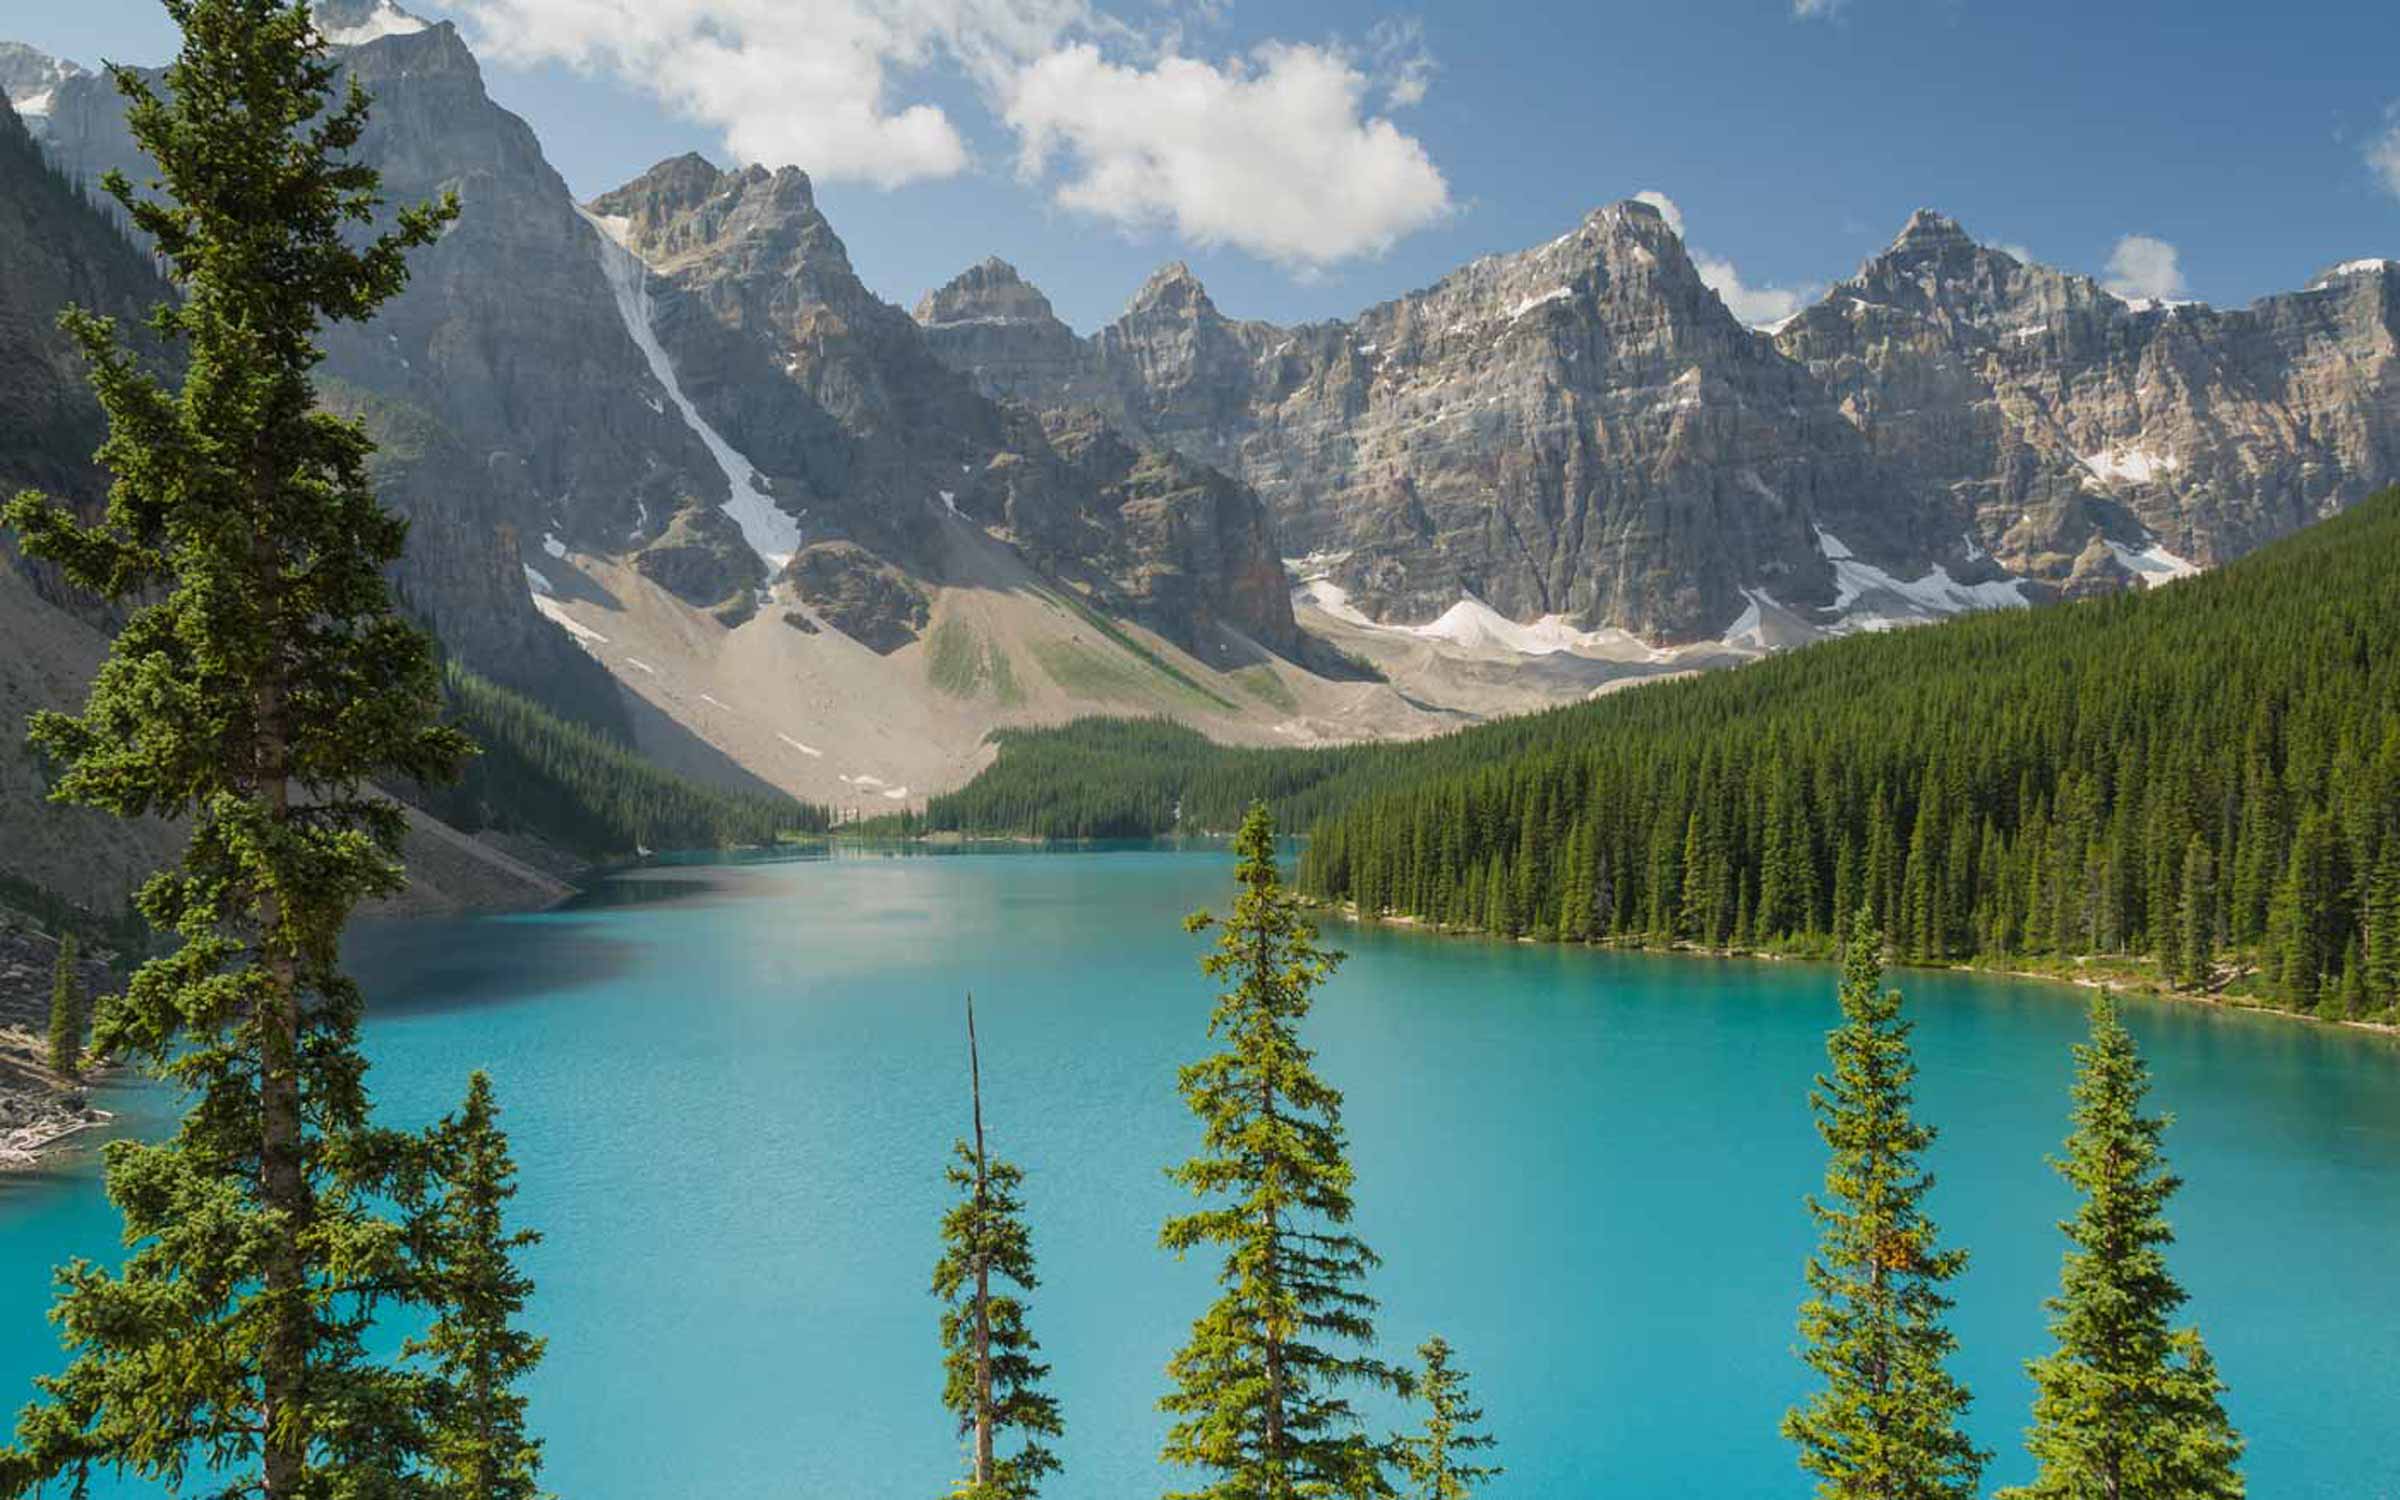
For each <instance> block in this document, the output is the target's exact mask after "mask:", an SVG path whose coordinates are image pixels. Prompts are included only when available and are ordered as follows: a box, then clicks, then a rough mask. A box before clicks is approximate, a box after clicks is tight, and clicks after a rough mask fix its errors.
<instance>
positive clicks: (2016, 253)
mask: <svg viewBox="0 0 2400 1500" xmlns="http://www.w3.org/2000/svg"><path fill="white" fill-rule="evenodd" d="M1992 248H1993V249H1994V250H1997V251H1999V252H2000V253H2001V254H2002V255H2005V256H2008V257H2010V258H2011V259H2013V260H2015V261H2016V262H2017V263H2018V264H2019V265H2025V266H2038V265H2040V264H2041V263H2042V258H2041V257H2040V256H2038V255H2036V254H2034V253H2033V252H2032V251H2031V250H2029V249H2027V248H2026V247H2025V246H2023V245H2012V244H1999V245H1994V246H1993V247H1992Z"/></svg>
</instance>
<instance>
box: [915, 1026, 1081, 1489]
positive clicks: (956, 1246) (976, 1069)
mask: <svg viewBox="0 0 2400 1500" xmlns="http://www.w3.org/2000/svg"><path fill="white" fill-rule="evenodd" d="M967 1079H968V1097H969V1100H970V1101H971V1113H972V1115H973V1117H974V1123H975V1139H974V1143H973V1144H972V1145H970V1144H968V1143H967V1142H966V1141H959V1142H957V1143H956V1144H955V1145H954V1146H953V1148H952V1151H953V1155H954V1156H955V1158H956V1160H955V1162H954V1163H953V1165H952V1166H951V1167H950V1169H949V1178H950V1183H951V1185H952V1186H953V1187H956V1188H957V1189H958V1190H959V1192H960V1193H961V1195H962V1196H961V1199H960V1201H959V1202H958V1203H957V1204H956V1205H954V1206H953V1207H952V1208H951V1210H950V1211H949V1212H948V1213H946V1214H944V1215H943V1216H942V1257H941V1259H940V1260H939V1261H937V1262H935V1264H934V1268H933V1294H934V1295H935V1296H937V1297H939V1298H941V1299H942V1301H943V1303H944V1304H945V1305H944V1307H943V1308H942V1370H943V1376H944V1378H943V1382H942V1404H943V1405H944V1406H946V1407H948V1408H949V1409H950V1411H951V1412H952V1413H953V1414H955V1415H956V1416H957V1418H958V1430H959V1435H960V1436H961V1437H964V1438H967V1439H969V1440H970V1446H969V1449H968V1453H969V1460H968V1467H967V1477H966V1478H965V1479H963V1480H961V1481H960V1482H959V1483H958V1484H957V1485H955V1486H954V1487H953V1488H952V1490H951V1493H952V1494H953V1495H954V1496H957V1497H959V1500H1024V1497H1027V1496H1031V1495H1033V1494H1036V1493H1038V1492H1039V1491H1040V1488H1041V1482H1042V1480H1043V1478H1044V1477H1046V1476H1048V1475H1051V1474H1055V1473H1057V1472H1058V1467H1059V1465H1058V1459H1057V1457H1056V1456H1055V1455H1054V1454H1052V1453H1051V1451H1050V1450H1049V1449H1048V1448H1047V1447H1045V1446H1043V1444H1042V1443H1041V1442H1040V1439H1041V1438H1044V1437H1057V1436H1058V1435H1059V1433H1060V1432H1061V1431H1062V1428H1061V1425H1060V1422H1059V1416H1058V1402H1057V1400H1056V1399H1055V1398H1053V1397H1051V1396H1049V1395H1047V1394H1045V1393H1044V1392H1043V1391H1042V1389H1041V1382H1042V1380H1043V1379H1044V1378H1045V1377H1046V1376H1048V1375H1049V1373H1050V1367H1049V1366H1048V1365H1045V1364H1041V1363H1038V1362H1036V1360H1035V1359H1034V1356H1035V1355H1036V1354H1038V1353H1039V1352H1040V1351H1041V1345H1039V1344H1037V1343H1035V1342H1034V1338H1033V1334H1032V1333H1031V1332H1030V1331H1029V1330H1028V1329H1027V1328H1026V1326H1025V1304H1024V1302H1023V1301H1022V1300H1020V1299H1019V1298H1017V1297H1015V1296H1012V1295H1011V1294H1009V1293H1007V1292H995V1291H993V1290H992V1283H993V1281H994V1280H1001V1281H1007V1282H1011V1283H1013V1284H1014V1285H1015V1286H1016V1288H1017V1289H1018V1290H1019V1291H1021V1292H1030V1291H1032V1290H1033V1289H1034V1287H1035V1285H1036V1284H1037V1283H1036V1281H1035V1279H1034V1270H1033V1236H1032V1234H1031V1232H1030V1231H1028V1230H1027V1229H1026V1227H1025V1220H1024V1212H1025V1205H1024V1202H1023V1200H1021V1199H1020V1198H1019V1197H1018V1196H1017V1190H1018V1188H1019V1187H1020V1186H1021V1185H1022V1184H1023V1183H1024V1180H1025V1174H1024V1173H1023V1172H1022V1171H1021V1170H1019V1169H1018V1168H1016V1167H1014V1166H1011V1165H1010V1164H1009V1163H1007V1162H1005V1161H1001V1160H999V1159H998V1158H996V1157H994V1156H992V1155H991V1154H990V1153H989V1152H988V1151H986V1149H985V1147H984V1138H983V1063H982V1059H981V1058H980V1057H979V1056H978V1054H977V1050H976V1045H975V1001H974V998H973V997H972V996H970V997H968V1000H967ZM1012 1428H1013V1429H1015V1430H1017V1431H1019V1432H1022V1433H1024V1434H1026V1438H1025V1440H1024V1442H1023V1443H1021V1444H1020V1445H1019V1446H1018V1448H1017V1451H1016V1452H1015V1453H1013V1454H1010V1455H1008V1456H1006V1457H1002V1456H1000V1454H999V1451H998V1450H999V1442H1000V1438H1001V1435H1002V1434H1003V1433H1005V1432H1007V1431H1009V1430H1010V1429H1012Z"/></svg>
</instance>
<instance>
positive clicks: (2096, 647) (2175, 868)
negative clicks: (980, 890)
mask: <svg viewBox="0 0 2400 1500" xmlns="http://www.w3.org/2000/svg"><path fill="white" fill-rule="evenodd" d="M1250 797H1263V798H1265V799H1267V800H1268V801H1270V802H1271V803H1272V804H1274V805H1275V807H1276V809H1277V811H1278V813H1279V815H1280V816H1281V817H1282V819H1283V820H1284V822H1285V825H1286V826H1301V825H1309V826H1310V827H1311V838H1310V841H1309V846H1308V849H1307V852H1306V854H1305V855H1304V857H1303V858H1302V860H1301V864H1300V868H1299V871H1298V878H1299V883H1300V884H1301V886H1302V887H1303V888H1304V889H1306V890H1307V891H1308V892H1310V893H1311V894H1312V895H1314V896H1316V897H1318V898H1320V899H1324V900H1330V901H1338V902H1354V903H1356V904H1357V905H1358V907H1359V908H1360V909H1361V910H1362V911H1363V912H1366V913H1369V914H1393V913H1398V914H1406V915H1409V916H1413V917H1416V918H1419V919H1422V920H1426V921H1430V922H1435V923H1439V924H1442V925H1446V926H1452V927H1458V928H1465V929H1472V930H1481V931H1488V932H1498V933H1504V934H1510V935H1528V936H1534V937H1542V938H1555V939H1562V940H1568V941H1593V942H1618V943H1643V944H1673V943H1691V944H1697V945H1702V946H1709V947H1721V946H1737V947H1756V948H1768V949H1788V950H1792V951H1802V952H1826V951H1830V949H1831V948H1832V946H1833V933H1834V918H1835V913H1837V912H1842V913H1854V912H1856V911H1858V910H1859V909H1860V908H1861V907H1864V908H1866V909H1867V910H1868V911H1869V912H1870V913H1871V916H1872V920H1873V921H1874V922H1875V923H1876V924H1877V925H1878V926H1880V927H1882V928H1884V929H1885V930H1887V931H1888V932H1889V933H1890V934H1891V938H1892V942H1893V945H1894V948H1895V950H1896V951H1897V952H1898V953H1900V954H1901V955H1903V956H1905V957H1907V958H1910V959H1914V960H1920V961H1930V960H1947V959H1965V958H1977V959H1987V960H1989V959H2007V958H2015V957H2023V958H2029V959H2045V960H2065V959H2072V958H2076V957H2081V956H2086V955H2126V956H2135V957H2143V958H2149V959H2155V960H2156V961H2157V962H2158V963H2159V964H2160V965H2161V967H2162V973H2163V974H2164V975H2165V976H2166V977H2168V978H2171V979H2173V980H2174V981H2176V982H2178V983H2182V984H2187V985H2208V984H2214V983H2222V982H2225V981H2227V980H2228V979H2229V978H2231V977H2232V976H2233V974H2234V973H2235V972H2236V971H2237V969H2238V970H2241V971H2244V972H2245V973H2246V977H2245V978H2244V980H2243V984H2244V986H2245V987H2246V988H2248V989H2250V990H2252V991H2254V992H2256V993H2260V994H2263V995H2265V996H2268V997H2271V998H2273V999H2275V1000H2277V1001H2278V1002H2280V1003H2284V1004H2288V1005H2291V1006H2293V1007H2296V1008H2300V1009H2306V1010H2314V1011H2319V1012H2320V1013H2326V1014H2338V1015H2351V1016H2356V1015H2368V1014H2374V1013H2377V1012H2380V1011H2382V1010H2384V1009H2387V1008H2389V1007H2391V1006H2393V1005H2395V1004H2396V1003H2400V492H2387V493H2386V494H2384V495H2382V496H2379V497H2377V498H2375V499H2372V500H2369V501H2366V502H2364V503H2362V504H2360V505H2358V506H2356V507H2354V508H2353V509H2352V510H2351V511H2350V512H2348V513H2347V514H2345V515H2343V516H2340V517H2337V518H2335V519H2333V520H2330V521H2327V522H2324V523H2322V524H2320V525H2317V526H2314V527H2311V528H2309V529H2308V530H2306V531H2304V532H2301V533H2299V534H2298V535H2296V536H2293V537H2291V538H2288V539H2286V540H2284V541H2282V542H2279V543H2276V544H2275V545H2273V546H2271V547H2268V548H2265V549H2263V550H2262V551H2260V552H2258V553H2257V554H2255V555H2253V556H2252V557H2250V558H2247V559H2245V560H2243V561H2241V562H2238V563H2236V564H2233V565H2231V566H2229V567H2226V568H2224V569H2221V570H2219V571H2217V572H2215V573H2212V574H2209V575H2206V576H2204V577H2200V578H2196V579H2192V580H2189V581H2187V582H2182V583H2178V584H2175V585H2173V586H2171V587H2167V588H2162V589H2158V590H2154V591H2150V592H2146V593H2138V594H2126V595H2120V596H2115V597H2111V598H2107V599H2098V600H2092V601H2087V602H2082V603H2076V604H2071V605H2065V606H2061V607H2057V608H2051V609H2041V610H2033V611H2022V612H2006V613H1992V614H1982V615H1976V616H1971V617H1968V618H1964V619H1960V620H1956V621H1952V622H1948V623H1945V624H1942V625H1939V626H1934V627H1930V628H1926V629H1921V630H1910V631H1902V632H1897V633H1893V634H1889V635H1877V636H1867V637H1857V638H1852V639H1847V640H1842V641H1835V642H1830V643H1828V644H1825V645H1821V646H1816V647H1811V648H1809V649H1807V650H1802V651H1796V652H1792V653H1790V654H1788V655H1784V656H1779V657H1775V658H1772V659H1769V660H1767V661H1763V662H1759V663H1756V664H1754V665H1751V666H1746V667H1743V668H1740V669H1738V670H1734V671H1730V672H1721V673H1715V674H1711V675H1709V676H1706V677H1700V678H1694V679H1687V680H1683V681H1678V682H1672V683H1662V684H1657V685H1654V686H1649V687H1644V688H1640V689H1635V690H1631V691H1628V692H1624V693H1620V694H1616V695H1613V696H1611V697H1609V698H1607V699H1604V700H1601V701H1599V702H1596V703H1591V704H1585V705H1578V706H1576V707H1573V708H1569V709H1563V710H1558V711H1554V712H1552V713H1548V714H1542V715H1536V716H1533V717H1530V718H1525V719H1519V720H1511V721H1507V722H1504V723H1499V724H1493V725H1489V726H1483V727H1479V728H1476V729H1472V730H1468V731H1466V732H1463V733H1460V734H1457V735H1452V736H1448V737H1445V738H1443V739H1440V740H1435V741H1429V742H1425V743H1421V744H1414V745H1397V746H1376V747H1362V748H1356V749H1346V750H1332V751H1299V750H1291V751H1285V750H1275V751H1257V750H1250V751H1245V750H1222V749H1214V748H1211V747H1209V746H1207V745H1206V743H1205V742H1204V741H1201V740H1200V738H1199V737H1198V736H1197V735H1193V734H1191V733H1189V732H1188V731H1184V730H1178V729H1173V728H1170V727H1168V726H1163V725H1157V724H1122V723H1120V724H1109V725H1102V724H1092V723H1086V724H1078V725H1072V726H1069V727H1068V728H1066V729H1064V730H1059V731H1054V732H1050V733H1046V734H1038V733H1022V734H1017V735H1012V736H1011V737H1010V738H1009V739H1008V740H1007V741H1006V742H1004V743H1003V745H1002V747H1001V754H1000V758H999V760H998V762H997V763H996V764H995V765H994V766H993V767H992V768H991V769H990V770H988V771H987V772H986V773H985V774H984V775H983V776H982V777H980V778H978V779H977V780H976V781H975V782H974V783H973V784H971V785H969V786H968V787H966V788H964V789H962V790H961V791H960V792H958V793H957V794H955V795H953V796H951V797H947V798H941V799H937V800H936V801H935V803H934V804H933V805H932V807H931V808H930V809H929V811H928V814H927V821H928V822H929V823H931V824H932V826H935V827H940V828H960V829H966V830H970V831H982V832H1002V831H1006V832H1025V833H1035V834H1047V835H1053V836H1073V835H1104V834H1135V833H1147V832H1155V831H1161V830H1163V829H1166V828H1169V827H1174V826H1182V827H1184V828H1187V829H1188V828H1204V829H1205V828H1223V827H1227V826H1230V824H1231V823H1232V822H1233V821H1234V819H1235V818H1236V817H1237V816H1238V810H1239V806H1240V804H1241V803H1242V802H1243V801H1244V800H1245V799H1247V798H1250ZM1178 808H1179V809H1180V814H1181V817H1180V823H1178V819H1177V817H1176V812H1177V810H1178Z"/></svg>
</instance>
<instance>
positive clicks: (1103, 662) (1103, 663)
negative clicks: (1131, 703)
mask: <svg viewBox="0 0 2400 1500" xmlns="http://www.w3.org/2000/svg"><path fill="white" fill-rule="evenodd" d="M1040 593H1041V595H1042V597H1043V598H1045V599H1048V600H1049V601H1050V602H1052V603H1053V604H1059V605H1063V606H1065V608H1066V609H1067V610H1068V612H1069V613H1071V614H1073V615H1074V616H1075V617H1076V618H1077V619H1079V620H1081V621H1083V623H1084V624H1086V625H1089V626H1091V627H1092V628H1093V629H1094V630H1097V631H1099V632H1100V634H1101V635H1103V636H1105V637H1107V638H1108V639H1109V640H1110V641H1112V642H1114V643H1115V644H1116V647H1117V649H1118V650H1120V651H1123V652H1125V653H1126V654H1127V655H1129V656H1131V657H1133V658H1134V659H1135V660H1136V661H1139V662H1140V663H1141V664H1142V665H1144V666H1146V667H1148V668H1149V669H1150V670H1151V671H1153V672H1156V673H1157V674H1158V675H1159V676H1161V677H1163V678H1165V679H1166V680H1167V681H1168V682H1169V683H1172V684H1173V685H1174V686H1176V687H1178V688H1181V689H1182V690H1183V691H1184V692H1186V693H1189V694H1191V695H1192V696H1193V697H1194V698H1196V699H1198V700H1199V701H1201V702H1203V703H1210V704H1214V705H1215V706H1217V707H1218V708H1221V709H1223V710H1225V711H1226V712H1227V713H1232V712H1234V707H1235V706H1234V704H1233V703H1232V702H1231V701H1230V700H1228V699H1226V698H1224V697H1222V696H1220V695H1218V694H1216V693H1212V692H1210V691H1209V690H1208V689H1207V688H1206V687H1204V686H1202V685H1201V684H1200V683H1199V682H1198V681H1196V680H1195V679H1194V678H1193V677H1192V675H1191V674H1190V673H1189V672H1186V671H1184V670H1183V669H1182V668H1181V667H1178V666H1176V665H1175V664H1174V663H1173V662H1171V661H1168V660H1167V659H1166V658H1165V657H1163V656H1161V655H1159V654H1158V653H1157V652H1156V651H1153V650H1151V649H1150V648H1149V647H1148V646H1145V645H1143V644H1142V643H1141V642H1140V641H1138V640H1136V639H1134V637H1133V636H1132V634H1131V633H1129V632H1128V631H1127V630H1126V629H1125V627H1124V626H1122V625H1119V624H1118V623H1117V622H1116V621H1114V620H1112V619H1110V618H1109V617H1108V616H1106V615H1104V614H1102V613H1100V611H1098V610H1096V609H1094V608H1092V607H1091V606H1090V605H1089V604H1086V603H1084V602H1083V601H1082V600H1081V599H1078V598H1077V597H1075V595H1074V594H1073V593H1071V592H1070V593H1054V592H1052V591H1051V590H1049V589H1042V590H1040ZM1036 654H1038V655H1040V656H1041V658H1042V665H1043V666H1045V667H1049V668H1050V671H1051V675H1052V676H1053V677H1057V678H1058V685H1059V686H1060V687H1063V688H1065V689H1066V690H1067V691H1069V692H1080V691H1085V690H1086V689H1087V688H1096V689H1098V690H1099V694H1098V695H1105V693H1106V692H1108V691H1112V690H1119V687H1118V683H1117V680H1116V679H1115V678H1114V676H1113V675H1112V676H1111V677H1110V678H1109V679H1108V680H1107V681H1105V682H1103V681H1100V680H1097V679H1093V678H1090V677H1088V676H1086V677H1080V678H1078V680H1077V681H1070V680H1069V678H1068V677H1062V676H1059V668H1058V667H1056V666H1054V665H1052V653H1051V652H1049V651H1044V650H1042V649H1041V648H1038V647H1037V648H1036ZM1077 654H1079V655H1082V656H1085V657H1088V658H1089V659H1090V661H1091V663H1092V665H1091V666H1089V667H1086V668H1083V669H1081V670H1082V671H1084V672H1086V673H1089V672H1094V671H1104V672H1108V673H1111V674H1113V673H1114V672H1116V671H1117V670H1119V669H1118V668H1117V667H1116V664H1115V663H1112V662H1109V661H1108V660H1107V659H1106V658H1105V657H1101V656H1099V655H1098V654H1097V653H1091V652H1080V653H1077ZM1070 675H1074V674H1073V673H1070ZM1126 680H1127V681H1129V682H1130V683H1131V684H1133V685H1134V686H1144V685H1146V684H1143V683H1142V681H1141V678H1140V676H1139V674H1138V673H1128V674H1127V678H1126ZM1079 681H1080V682H1081V683H1082V684H1083V686H1078V682H1079Z"/></svg>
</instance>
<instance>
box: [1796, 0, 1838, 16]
mask: <svg viewBox="0 0 2400 1500" xmlns="http://www.w3.org/2000/svg"><path fill="white" fill-rule="evenodd" d="M1849 3H1850V0H1792V14H1793V15H1794V16H1796V17H1797V18H1799V19H1800V20H1803V21H1821V20H1824V19H1825V18H1826V17H1828V16H1836V15H1839V14H1841V12H1842V10H1843V8H1844V7H1846V6H1848V5H1849Z"/></svg>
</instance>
